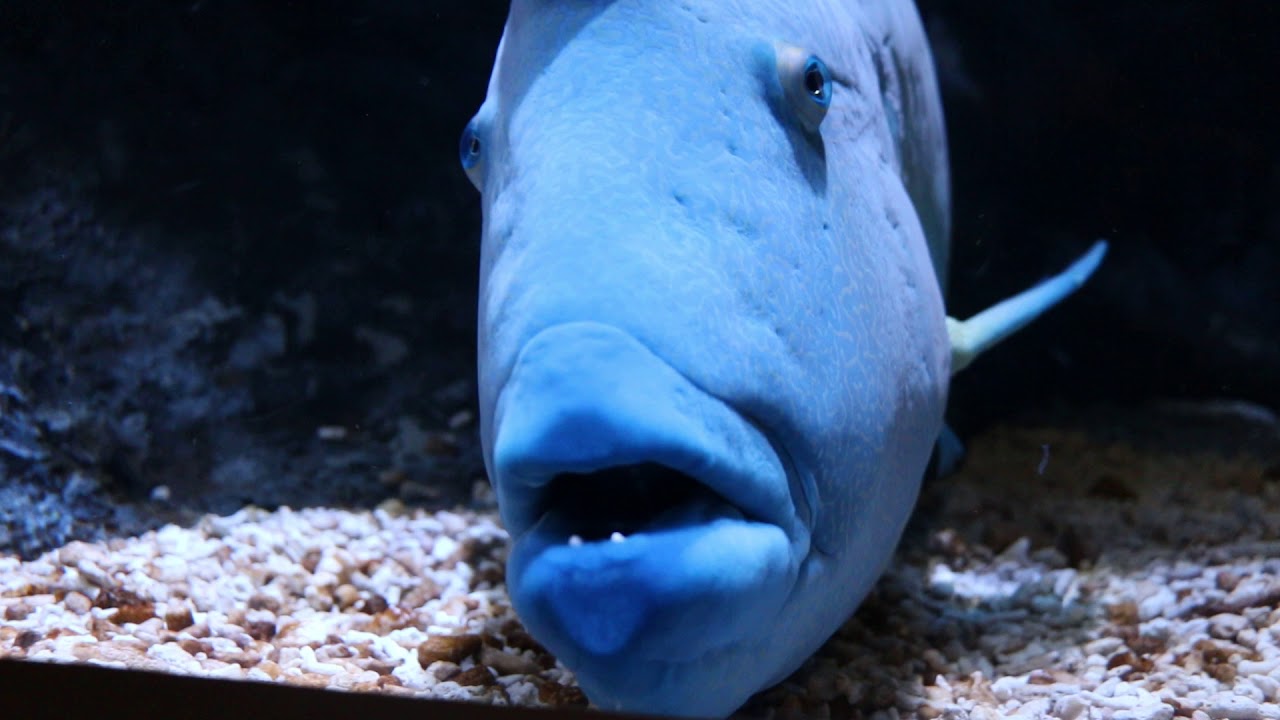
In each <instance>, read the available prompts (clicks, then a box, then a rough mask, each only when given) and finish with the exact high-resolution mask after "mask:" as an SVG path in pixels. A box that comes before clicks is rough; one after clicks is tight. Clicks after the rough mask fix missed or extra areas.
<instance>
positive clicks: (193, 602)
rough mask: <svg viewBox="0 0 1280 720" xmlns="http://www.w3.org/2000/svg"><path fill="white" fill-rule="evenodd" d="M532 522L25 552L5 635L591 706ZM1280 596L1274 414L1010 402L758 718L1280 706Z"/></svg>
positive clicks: (160, 657) (340, 522)
mask: <svg viewBox="0 0 1280 720" xmlns="http://www.w3.org/2000/svg"><path fill="white" fill-rule="evenodd" d="M488 502H490V503H491V498H489V499H488ZM484 504H485V501H484V498H482V501H481V506H483V505H484ZM506 539H507V538H506V534H505V532H504V531H503V530H502V528H501V527H500V525H499V524H498V520H497V518H496V515H495V514H494V513H493V512H492V511H491V510H490V511H476V510H461V509H460V510H457V511H454V512H440V513H427V512H424V511H421V510H414V509H410V508H406V507H404V506H403V505H401V504H399V503H398V502H394V501H393V502H390V503H387V504H384V505H382V506H380V507H379V508H377V509H375V510H373V511H360V512H350V511H341V510H335V509H328V508H316V509H305V510H296V511H291V510H288V509H282V510H280V511H277V512H266V511H263V510H259V509H255V508H247V509H244V510H242V511H241V512H238V513H236V514H235V515H232V516H229V517H217V516H206V517H204V518H203V519H201V520H200V521H199V522H198V523H196V524H194V525H193V526H191V527H178V526H174V525H170V526H167V527H165V528H163V529H161V530H159V531H157V532H151V533H147V534H145V535H142V536H140V537H136V538H127V539H123V538H122V539H115V540H112V541H109V542H106V543H102V544H86V543H72V544H69V545H67V546H65V547H63V548H60V549H58V550H55V551H52V552H49V553H47V554H45V555H43V556H41V557H39V558H37V559H35V560H32V561H28V562H22V561H20V560H18V559H17V558H14V557H0V657H9V658H27V659H30V660H46V661H60V662H85V663H97V664H104V665H109V666H114V667H122V668H141V669H152V670H162V671H168V672H174V673H186V674H192V675H207V676H214V677H222V678H243V679H246V680H258V681H263V682H282V683H289V684H297V685H305V686H312V687H327V688H335V689H341V690H349V691H354V692H377V693H393V694H398V695H412V696H430V697H443V698H453V699H459V700H469V701H479V702H488V703H500V704H515V705H550V706H564V705H582V704H585V702H586V701H585V699H584V698H583V696H582V694H581V693H580V692H579V691H578V690H577V688H576V687H575V684H574V679H573V675H572V674H571V673H570V672H569V671H567V670H565V669H564V668H563V667H561V666H559V665H558V664H557V663H556V662H555V660H554V659H553V658H552V657H551V656H550V655H549V654H548V653H547V652H546V651H545V650H544V649H543V648H542V647H541V646H539V645H538V643H537V642H536V641H535V640H533V639H532V638H530V637H529V636H528V635H527V634H526V633H525V632H524V631H523V629H522V628H521V626H520V624H519V622H518V621H517V620H516V618H515V615H514V613H513V612H512V610H511V607H510V605H509V603H508V599H507V596H506V592H505V587H504V585H503V582H502V568H503V562H504V559H505V554H506V544H505V543H506ZM1278 604H1280V429H1278V428H1277V425H1276V424H1275V420H1274V418H1271V417H1268V416H1266V414H1265V413H1263V412H1261V411H1258V410H1256V409H1254V408H1250V407H1247V406H1240V405H1231V404H1216V405H1196V406H1163V407H1148V408H1144V409H1142V410H1127V411H1120V410H1107V409H1098V410H1093V411H1091V412H1089V413H1082V414H1080V415H1078V416H1075V417H1072V418H1068V419H1063V418H1061V417H1059V418H1057V419H1056V420H1055V421H1054V422H1053V423H1038V422H1031V421H1029V422H1024V423H1019V424H1018V425H1016V426H1001V427H996V428H993V429H990V430H988V431H987V432H985V433H983V434H981V435H979V436H977V437H975V438H974V439H973V440H972V441H971V443H970V448H969V455H968V458H967V460H966V463H965V465H964V467H963V468H961V470H960V471H959V472H958V473H956V474H954V475H952V476H950V477H948V478H945V479H943V480H938V481H934V482H931V483H929V484H928V485H927V486H926V488H925V490H924V492H923V495H922V499H921V506H920V511H919V512H918V514H917V517H916V519H915V520H914V521H913V525H912V527H911V528H910V529H909V530H908V533H907V536H906V538H905V540H904V543H903V546H902V548H901V549H900V552H899V553H898V557H897V559H896V560H895V562H894V563H893V565H892V566H891V568H890V570H889V571H888V573H887V574H886V576H885V577H884V579H883V580H882V581H881V582H880V584H879V586H878V587H877V588H876V590H875V591H874V592H873V594H872V595H871V597H869V598H868V599H867V601H866V602H865V603H863V605H862V607H861V609H860V610H859V611H858V612H857V614H856V615H855V616H854V617H853V618H852V619H851V620H850V621H849V622H848V623H847V624H846V625H845V626H844V627H843V628H842V629H841V630H840V631H839V632H838V633H837V634H836V635H835V636H834V637H833V638H832V639H831V640H830V641H829V642H828V643H827V644H826V645H825V646H824V647H823V648H822V649H821V650H820V651H819V652H818V653H817V654H816V655H815V656H814V657H813V658H812V659H811V660H810V661H809V662H808V663H806V664H805V666H804V667H802V668H801V669H800V670H799V671H797V672H796V673H795V674H794V675H793V676H792V677H791V678H790V679H788V680H787V681H786V682H784V683H783V684H781V685H779V686H777V687H775V688H772V689H770V690H767V691H765V692H763V693H761V694H759V695H758V696H756V697H755V698H754V699H753V700H752V701H751V702H750V703H748V704H747V705H746V706H745V707H744V708H743V709H742V711H741V712H740V715H741V716H743V717H773V718H801V717H804V718H809V717H815V718H823V717H832V718H841V717H875V718H884V719H886V720H887V719H891V718H905V717H919V718H938V717H946V718H965V717H968V718H996V717H1007V716H1011V715H1012V716H1020V717H1058V718H1065V719H1066V720H1072V719H1075V718H1081V719H1083V718H1117V719H1123V718H1130V719H1135V720H1141V719H1154V718H1162V719H1166V720H1167V719H1168V718H1172V717H1174V716H1180V717H1193V718H1280V609H1278V607H1277V605H1278Z"/></svg>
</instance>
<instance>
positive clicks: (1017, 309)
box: [947, 240, 1107, 375]
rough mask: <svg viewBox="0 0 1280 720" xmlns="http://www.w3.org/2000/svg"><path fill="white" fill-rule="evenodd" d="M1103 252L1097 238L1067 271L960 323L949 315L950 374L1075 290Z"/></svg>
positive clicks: (1105, 250) (1091, 271) (1105, 246)
mask: <svg viewBox="0 0 1280 720" xmlns="http://www.w3.org/2000/svg"><path fill="white" fill-rule="evenodd" d="M1106 254H1107V242H1106V241H1105V240H1099V241H1098V242H1096V243H1094V244H1093V247H1091V248H1089V252H1087V253H1085V254H1084V255H1083V256H1081V257H1080V259H1079V260H1076V261H1075V262H1074V263H1072V264H1071V266H1070V267H1068V268H1067V269H1066V270H1063V271H1062V272H1061V273H1059V274H1057V275H1054V276H1053V277H1051V278H1049V279H1047V280H1045V281H1043V282H1041V283H1040V284H1038V285H1036V286H1035V287H1033V288H1030V289H1028V290H1025V291H1023V292H1021V293H1018V294H1017V295H1014V296H1013V297H1011V298H1008V299H1007V300H1003V301H1001V302H999V303H996V304H995V305H992V306H991V307H989V308H987V309H986V310H983V311H982V312H980V313H978V314H977V315H974V316H973V317H971V318H969V319H968V320H965V321H963V322H961V321H960V320H956V319H955V318H952V317H948V318H947V334H948V335H949V336H950V338H951V373H952V374H953V375H954V374H955V373H957V372H960V371H961V370H963V369H965V368H966V367H967V366H968V365H969V363H971V362H973V359H974V358H976V357H977V356H978V355H980V354H981V353H983V352H985V351H986V350H987V349H988V348H990V347H991V346H993V345H995V344H996V343H998V342H1000V341H1001V340H1004V339H1005V338H1007V337H1009V336H1010V335H1012V334H1013V333H1015V332H1017V331H1018V330H1021V329H1022V327H1023V326H1025V325H1026V324H1027V323H1029V322H1031V321H1032V320H1035V319H1036V318H1037V317H1039V316H1040V314H1041V313H1043V312H1044V311H1045V310H1048V309H1049V308H1051V307H1053V306H1054V305H1057V304H1058V303H1059V302H1061V301H1062V299H1063V298H1065V297H1066V296H1068V295H1070V294H1071V293H1073V292H1075V291H1076V290H1077V289H1078V288H1079V287H1080V286H1081V285H1083V284H1084V282H1085V280H1088V279H1089V276H1090V275H1092V274H1093V271H1094V270H1097V269H1098V265H1099V264H1100V263H1101V262H1102V258H1103V256H1104V255H1106Z"/></svg>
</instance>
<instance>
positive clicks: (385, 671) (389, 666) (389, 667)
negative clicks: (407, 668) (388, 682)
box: [356, 658, 400, 675]
mask: <svg viewBox="0 0 1280 720" xmlns="http://www.w3.org/2000/svg"><path fill="white" fill-rule="evenodd" d="M356 667H359V668H362V669H364V670H372V671H373V672H376V673H378V674H379V675H390V674H391V672H392V671H393V670H395V669H396V668H398V667H400V663H398V662H386V661H385V660H377V659H375V658H361V659H360V660H357V661H356Z"/></svg>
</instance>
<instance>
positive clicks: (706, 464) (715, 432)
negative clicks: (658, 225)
mask: <svg viewBox="0 0 1280 720" xmlns="http://www.w3.org/2000/svg"><path fill="white" fill-rule="evenodd" d="M494 433H495V436H494V443H493V444H494V447H493V470H494V475H495V485H496V486H497V491H498V496H499V499H500V500H501V501H502V502H501V506H502V515H503V521H504V523H505V524H506V525H507V529H508V530H509V531H510V532H511V534H512V537H513V538H516V539H519V537H520V536H521V535H523V534H524V533H525V532H527V531H528V530H529V529H530V528H532V527H534V525H535V524H536V523H537V522H538V521H539V519H540V518H541V517H542V515H543V514H544V513H545V512H546V511H547V510H548V509H549V508H548V507H547V506H546V503H547V501H548V496H549V492H548V490H549V488H550V486H551V484H552V481H553V480H554V479H555V478H556V477H557V476H560V475H563V474H579V475H581V474H590V473H596V472H599V471H603V470H608V469H610V468H616V467H620V466H627V465H637V464H642V463H656V464H659V465H662V466H664V467H666V468H670V469H671V470H674V471H677V472H679V473H683V474H684V475H687V476H689V478H691V479H693V480H695V481H697V482H698V483H700V484H701V485H703V486H705V487H706V488H708V489H709V490H710V491H712V492H714V493H715V494H717V495H719V496H720V497H722V498H723V499H724V500H725V501H727V502H728V503H729V504H730V505H732V506H733V507H734V508H736V509H737V510H738V511H739V512H741V514H742V515H743V516H744V518H745V519H747V520H753V521H758V522H763V523H768V524H771V525H775V526H777V527H779V528H781V529H782V530H783V531H784V532H785V533H786V534H787V537H788V538H789V539H790V540H791V541H792V542H793V544H803V545H805V547H804V548H803V552H802V553H801V556H803V554H804V553H806V552H807V549H808V548H807V539H808V532H807V528H804V527H803V523H802V522H801V521H800V519H799V518H798V516H797V512H796V504H795V502H794V501H793V499H792V497H791V487H792V483H791V482H790V479H789V478H788V473H787V468H786V467H784V465H783V462H782V460H781V459H780V458H779V457H778V454H777V453H776V452H775V451H774V448H773V445H772V443H770V441H769V439H768V438H767V437H766V435H765V434H764V432H762V430H761V429H760V428H758V427H757V426H756V425H755V424H754V423H752V422H750V421H749V420H748V419H746V418H744V417H743V416H742V415H741V414H739V413H737V412H736V411H734V410H733V409H732V408H731V407H729V406H728V405H727V404H726V403H724V402H723V401H721V400H720V399H718V398H716V397H715V396H713V395H711V394H709V393H707V392H705V391H703V390H702V389H701V388H699V387H697V386H696V385H695V384H694V383H693V382H691V381H690V380H689V379H688V378H687V377H685V376H684V375H683V374H681V373H679V372H678V371H677V370H675V369H674V368H672V367H671V366H670V365H669V364H667V363H666V362H665V361H664V360H663V359H662V358H660V357H658V356H657V355H656V354H655V353H653V352H652V351H650V350H649V349H648V348H647V347H645V346H644V345H643V344H642V343H640V342H639V341H638V340H636V339H635V338H634V337H632V336H631V335H629V334H627V333H625V332H623V331H621V330H619V329H617V328H615V327H613V326H610V325H605V324H602V323H595V322H571V323H564V324H560V325H554V326H551V327H549V328H546V329H544V330H542V331H540V332H539V333H537V334H536V335H535V336H534V337H533V338H531V339H530V340H529V341H528V342H527V343H526V344H525V345H524V347H523V348H522V349H521V351H520V353H519V356H518V357H517V359H516V362H515V364H514V365H513V367H512V370H511V373H510V375H509V376H508V378H507V382H506V383H505V384H504V386H503V387H502V389H501V391H500V393H499V396H498V399H497V408H496V416H495V423H494Z"/></svg>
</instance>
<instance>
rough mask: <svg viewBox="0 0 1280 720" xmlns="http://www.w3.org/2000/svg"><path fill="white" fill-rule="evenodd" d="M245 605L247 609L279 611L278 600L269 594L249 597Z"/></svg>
mask: <svg viewBox="0 0 1280 720" xmlns="http://www.w3.org/2000/svg"><path fill="white" fill-rule="evenodd" d="M246 607H247V608H248V609H249V610H269V611H271V612H272V613H278V612H280V601H279V600H277V599H275V598H273V597H271V596H270V595H262V594H258V595H254V596H253V597H251V598H249V602H248V603H246Z"/></svg>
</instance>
